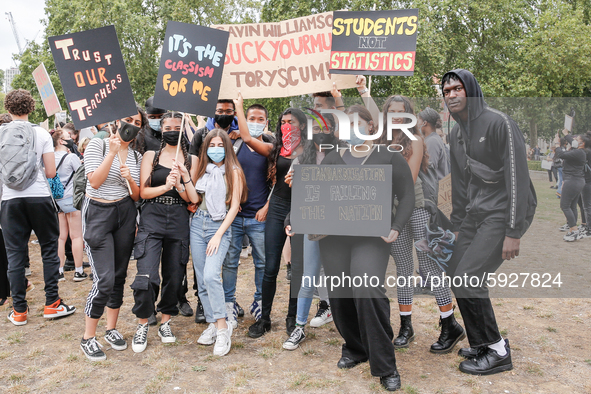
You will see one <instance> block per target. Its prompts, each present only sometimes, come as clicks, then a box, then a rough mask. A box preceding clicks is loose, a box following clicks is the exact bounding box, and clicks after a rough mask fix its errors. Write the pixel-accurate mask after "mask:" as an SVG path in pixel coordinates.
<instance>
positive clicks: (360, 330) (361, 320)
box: [320, 236, 396, 377]
mask: <svg viewBox="0 0 591 394" xmlns="http://www.w3.org/2000/svg"><path fill="white" fill-rule="evenodd" d="M320 257H321V259H322V263H323V265H324V273H325V274H326V277H327V279H328V282H327V288H328V294H329V298H330V307H331V310H332V316H333V319H334V323H335V325H336V327H337V330H338V331H339V333H340V334H341V336H342V337H343V339H344V340H345V344H344V345H343V349H342V355H343V357H349V358H351V359H353V360H356V361H365V360H368V359H369V365H370V368H371V374H372V375H373V376H380V377H381V376H388V375H391V374H393V373H394V372H395V371H396V356H395V355H394V345H393V344H392V339H393V338H394V332H393V331H392V326H391V325H390V300H389V299H388V298H387V297H386V290H385V287H384V279H385V276H386V268H387V267H388V259H389V257H390V244H388V243H386V242H384V241H383V240H382V239H381V238H370V237H346V236H328V237H326V238H323V239H321V240H320ZM365 275H367V277H368V278H371V277H377V278H378V281H379V283H377V284H376V286H367V287H365V286H355V285H354V282H352V283H351V284H353V286H352V285H351V284H345V285H344V286H340V287H339V288H338V289H336V288H333V287H332V286H331V279H330V277H339V278H343V277H347V276H348V277H351V279H352V280H353V278H354V277H358V278H363V277H364V276H365Z"/></svg>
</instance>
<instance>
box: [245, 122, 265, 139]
mask: <svg viewBox="0 0 591 394" xmlns="http://www.w3.org/2000/svg"><path fill="white" fill-rule="evenodd" d="M246 124H247V125H248V132H249V133H250V136H251V137H252V138H259V137H260V136H261V135H263V131H265V124H264V123H252V122H247V123H246Z"/></svg>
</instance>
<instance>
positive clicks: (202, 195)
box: [190, 128, 247, 356]
mask: <svg viewBox="0 0 591 394" xmlns="http://www.w3.org/2000/svg"><path fill="white" fill-rule="evenodd" d="M195 178H196V179H197V181H196V183H195V189H196V190H197V193H198V194H197V198H196V199H194V200H193V199H192V202H193V203H195V204H197V206H198V207H199V208H198V209H197V212H195V215H194V217H193V220H192V222H191V229H190V239H191V254H192V256H193V266H194V267H195V273H196V274H197V286H198V287H199V299H200V300H201V303H202V304H203V310H204V313H205V318H206V321H207V323H209V326H208V327H207V329H205V331H203V333H202V334H201V336H200V337H199V339H198V340H197V342H198V343H200V344H202V345H214V344H215V345H214V348H213V354H214V355H216V356H224V355H226V354H228V352H229V351H230V347H231V345H232V341H231V336H232V325H230V324H228V323H227V321H226V317H227V312H226V303H225V295H224V288H223V285H222V278H221V274H222V264H223V262H224V259H225V257H226V254H227V253H228V248H229V247H230V240H231V229H230V225H231V224H232V222H233V221H234V218H235V217H236V214H237V213H238V209H239V208H240V204H241V203H244V202H245V201H246V197H247V187H246V180H245V178H244V173H243V171H242V167H240V163H239V162H238V159H237V157H236V154H235V153H234V149H233V147H232V141H231V140H230V137H228V133H227V132H226V131H225V130H222V129H219V128H216V129H213V130H211V131H210V132H209V133H208V134H207V136H206V137H205V140H204V141H203V144H202V146H201V154H200V155H199V162H198V165H197V175H196V176H195Z"/></svg>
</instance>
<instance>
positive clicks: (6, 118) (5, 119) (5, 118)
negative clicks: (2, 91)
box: [0, 114, 12, 126]
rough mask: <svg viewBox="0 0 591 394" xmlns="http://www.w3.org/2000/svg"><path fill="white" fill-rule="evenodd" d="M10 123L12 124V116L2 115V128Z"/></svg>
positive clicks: (0, 120) (0, 123)
mask: <svg viewBox="0 0 591 394" xmlns="http://www.w3.org/2000/svg"><path fill="white" fill-rule="evenodd" d="M10 122H12V116H10V114H0V126H1V125H3V124H4V123H10Z"/></svg>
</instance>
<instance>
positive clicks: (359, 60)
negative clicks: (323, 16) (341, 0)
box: [330, 9, 419, 76]
mask: <svg viewBox="0 0 591 394" xmlns="http://www.w3.org/2000/svg"><path fill="white" fill-rule="evenodd" d="M418 19H419V10H418V9H408V10H397V11H352V12H349V11H335V13H334V22H333V26H332V37H333V38H332V49H331V54H330V70H331V72H332V73H338V74H361V73H363V74H369V75H403V76H410V75H413V73H414V69H415V53H416V48H417V27H418Z"/></svg>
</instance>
